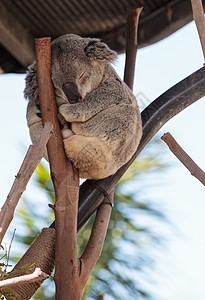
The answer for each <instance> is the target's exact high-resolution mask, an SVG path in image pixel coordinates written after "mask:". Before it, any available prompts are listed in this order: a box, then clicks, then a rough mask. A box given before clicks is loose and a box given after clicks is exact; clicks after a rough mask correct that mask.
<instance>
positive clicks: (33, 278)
mask: <svg viewBox="0 0 205 300" xmlns="http://www.w3.org/2000/svg"><path fill="white" fill-rule="evenodd" d="M48 277H49V275H48V274H46V273H44V272H42V271H41V269H40V268H36V269H35V271H34V272H33V273H32V274H28V275H22V276H18V277H14V278H9V279H5V280H2V281H0V289H5V288H9V287H13V286H17V285H22V284H25V283H31V282H37V281H42V280H45V279H46V278H48Z"/></svg>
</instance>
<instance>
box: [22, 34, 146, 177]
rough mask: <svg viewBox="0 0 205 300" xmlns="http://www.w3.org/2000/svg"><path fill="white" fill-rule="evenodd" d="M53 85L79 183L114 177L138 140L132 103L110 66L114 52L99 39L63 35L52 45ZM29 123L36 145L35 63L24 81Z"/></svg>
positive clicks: (138, 128) (38, 127) (137, 119)
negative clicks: (80, 181)
mask: <svg viewBox="0 0 205 300" xmlns="http://www.w3.org/2000/svg"><path fill="white" fill-rule="evenodd" d="M51 53H52V81H53V85H54V88H55V95H56V101H57V106H58V111H59V119H60V120H62V119H64V120H65V121H66V122H65V123H66V124H67V125H69V128H70V129H69V128H68V127H67V128H68V129H65V128H64V129H63V130H62V135H63V138H64V148H65V152H66V155H67V157H68V158H69V159H70V160H71V161H72V162H73V164H74V166H75V167H76V168H78V170H79V176H80V177H81V178H89V179H101V178H105V177H107V176H109V175H112V174H114V173H115V172H116V171H117V170H118V169H119V168H120V167H121V166H122V165H123V164H125V163H126V162H127V161H128V160H129V159H130V158H131V156H132V155H133V154H134V152H135V151H136V149H137V146H138V144H139V141H140V139H141V135H142V125H141V116H140V112H139V109H138V106H137V102H136V99H135V97H134V95H133V94H132V91H131V90H130V89H129V88H128V87H127V85H126V84H125V83H124V82H122V81H121V80H120V78H119V77H118V75H117V74H116V73H115V71H114V69H113V68H112V67H111V65H110V63H111V62H113V60H114V59H115V58H116V56H117V55H116V53H115V52H114V51H112V50H110V49H109V48H108V46H107V45H106V44H104V43H102V42H101V41H100V40H98V39H91V38H81V37H79V36H77V35H73V34H67V35H64V36H61V37H59V38H57V39H56V40H54V41H53V42H52V44H51ZM24 93H25V97H28V100H29V103H28V108H27V121H28V126H29V129H30V135H31V139H32V142H33V143H34V144H35V143H37V141H38V139H39V136H40V133H41V130H42V120H41V114H40V105H39V104H40V103H39V97H38V84H37V75H36V63H34V64H33V65H31V66H30V67H29V71H28V74H27V76H26V87H25V91H24Z"/></svg>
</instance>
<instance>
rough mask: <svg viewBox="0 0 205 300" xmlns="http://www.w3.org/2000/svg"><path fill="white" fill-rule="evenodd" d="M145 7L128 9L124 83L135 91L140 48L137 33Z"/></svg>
mask: <svg viewBox="0 0 205 300" xmlns="http://www.w3.org/2000/svg"><path fill="white" fill-rule="evenodd" d="M142 9H143V7H140V8H128V9H127V34H126V61H125V71H124V82H125V83H126V84H127V85H128V86H129V88H130V89H131V90H132V89H133V82H134V74H135V61H136V54H137V48H138V42H137V32H138V23H139V17H140V13H141V11H142Z"/></svg>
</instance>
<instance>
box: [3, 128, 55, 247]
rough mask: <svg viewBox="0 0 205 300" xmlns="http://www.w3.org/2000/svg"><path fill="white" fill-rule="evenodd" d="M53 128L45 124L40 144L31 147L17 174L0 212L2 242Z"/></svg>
mask: <svg viewBox="0 0 205 300" xmlns="http://www.w3.org/2000/svg"><path fill="white" fill-rule="evenodd" d="M52 128H53V126H52V125H51V123H46V124H45V126H44V129H43V131H42V133H41V136H40V139H39V142H38V144H37V145H35V146H30V147H29V149H28V151H27V154H26V156H25V158H24V161H23V163H22V165H21V167H20V170H19V172H18V174H17V175H16V178H15V180H14V183H13V185H12V187H11V190H10V192H9V194H8V196H7V199H6V201H5V203H4V205H3V207H2V209H1V212H0V224H1V227H0V243H1V242H2V239H3V237H4V235H5V233H6V231H7V228H8V227H9V224H10V223H11V221H12V219H13V215H14V211H15V208H16V205H17V203H18V201H19V199H20V197H21V195H22V193H23V192H24V191H25V189H26V185H27V183H28V181H29V179H30V178H31V175H32V174H33V172H34V171H35V169H36V167H37V165H38V164H39V162H40V161H41V159H42V157H43V152H44V151H45V147H46V144H47V142H48V140H49V137H50V135H51V133H52Z"/></svg>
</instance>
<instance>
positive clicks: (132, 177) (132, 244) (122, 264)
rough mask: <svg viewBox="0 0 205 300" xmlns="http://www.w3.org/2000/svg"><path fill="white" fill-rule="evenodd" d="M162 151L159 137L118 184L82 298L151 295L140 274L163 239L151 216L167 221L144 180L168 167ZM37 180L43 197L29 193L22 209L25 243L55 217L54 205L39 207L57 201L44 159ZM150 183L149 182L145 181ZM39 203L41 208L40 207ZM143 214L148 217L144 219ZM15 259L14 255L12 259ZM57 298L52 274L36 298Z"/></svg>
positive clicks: (85, 234)
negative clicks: (33, 197) (99, 251)
mask: <svg viewBox="0 0 205 300" xmlns="http://www.w3.org/2000/svg"><path fill="white" fill-rule="evenodd" d="M160 150H161V148H160V145H159V143H158V140H157V139H156V138H155V139H154V140H153V141H152V142H151V144H150V146H149V147H147V148H146V151H143V154H142V155H140V157H139V158H138V159H137V160H136V161H135V162H134V163H133V164H132V165H131V167H130V168H129V169H128V171H127V172H126V173H125V174H124V176H123V177H122V178H121V180H120V181H119V183H118V185H117V186H116V188H115V198H114V208H113V210H112V214H111V219H110V223H109V228H108V232H107V236H106V240H105V243H104V247H103V251H102V255H101V257H100V259H99V261H98V263H97V264H96V266H95V268H94V270H93V272H92V274H91V276H90V278H89V280H88V283H87V285H86V287H85V291H84V296H83V299H87V300H91V299H96V298H97V296H98V295H100V294H108V295H109V296H112V297H113V299H115V300H123V299H126V298H127V299H130V300H135V299H144V298H149V293H148V291H146V290H144V289H143V287H142V284H141V281H140V278H141V276H142V274H143V272H144V267H145V266H151V265H152V263H153V261H152V258H151V257H150V255H149V254H148V252H149V251H147V250H149V249H150V248H151V247H152V246H153V245H154V244H155V243H156V242H159V239H160V238H159V237H158V236H157V235H156V233H155V232H154V230H153V228H152V226H151V224H152V220H154V219H157V220H159V219H161V222H164V216H163V214H162V213H161V212H159V211H158V210H157V209H156V208H155V207H154V205H153V204H151V203H152V202H151V199H146V197H145V196H144V190H143V188H144V185H143V184H141V183H142V181H143V180H144V178H146V177H144V176H148V174H154V175H156V174H158V173H159V172H161V171H163V170H164V168H165V165H164V164H163V163H162V160H161V153H160ZM33 185H35V186H36V189H37V190H38V191H40V193H41V196H40V197H39V196H38V198H36V203H35V204H34V203H32V202H31V201H30V199H28V196H27V198H25V199H24V200H23V202H22V204H21V206H20V207H19V209H18V218H19V219H20V220H21V225H22V226H23V228H24V230H23V231H22V232H21V233H19V231H18V233H17V234H16V236H15V241H16V242H19V243H20V244H21V245H25V246H26V247H28V246H29V245H30V244H31V243H32V242H33V240H34V239H35V238H36V236H37V235H38V234H39V232H40V231H41V229H42V227H43V226H44V227H45V226H49V225H50V224H51V222H52V221H53V219H54V215H53V211H52V210H51V209H49V208H48V209H47V210H45V209H44V210H43V209H42V210H41V209H40V210H39V208H41V203H43V202H44V201H46V202H47V203H48V202H49V203H54V193H53V185H52V182H51V180H50V176H49V173H48V170H47V168H46V167H45V166H44V165H43V164H39V166H38V167H37V169H36V172H35V176H34V178H33ZM148 188H149V183H146V189H148ZM38 195H39V194H38ZM36 206H37V207H38V209H35V207H36ZM39 211H40V213H39ZM142 217H143V218H145V219H146V220H147V219H149V221H148V222H146V221H144V222H141V221H140V220H141V219H142ZM93 220H94V216H92V217H91V219H90V220H89V222H88V223H87V224H86V226H84V228H83V229H82V230H81V231H80V233H79V234H78V249H77V250H78V255H79V256H80V255H81V254H82V253H83V250H84V249H85V247H86V244H87V241H88V238H89V235H90V230H91V227H92V224H93ZM16 259H17V257H15V255H14V256H13V257H12V260H13V261H16ZM54 298H55V297H54V283H53V282H51V279H49V280H47V281H45V282H44V284H43V286H42V287H41V288H40V289H39V290H38V291H37V292H36V294H35V295H34V297H33V299H48V300H52V299H54Z"/></svg>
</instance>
